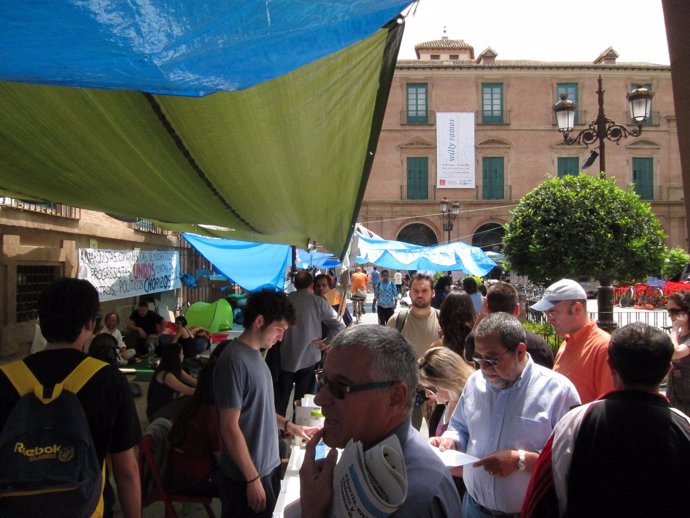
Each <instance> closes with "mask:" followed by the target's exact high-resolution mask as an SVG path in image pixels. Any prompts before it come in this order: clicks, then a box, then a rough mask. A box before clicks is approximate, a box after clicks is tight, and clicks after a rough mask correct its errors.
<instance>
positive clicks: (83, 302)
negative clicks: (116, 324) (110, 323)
mask: <svg viewBox="0 0 690 518" xmlns="http://www.w3.org/2000/svg"><path fill="white" fill-rule="evenodd" d="M98 305H99V304H98V292H97V291H96V289H95V288H94V287H93V286H92V285H91V284H90V283H89V282H87V281H84V280H78V279H66V278H65V279H60V280H58V281H55V282H53V283H52V284H50V285H49V286H48V287H47V288H46V289H45V291H44V292H43V293H42V294H41V296H40V298H39V300H38V316H39V319H40V326H41V333H42V334H43V336H45V338H46V340H47V342H48V345H47V346H46V348H45V350H43V351H40V352H37V353H35V354H32V355H30V356H28V357H26V358H24V359H23V360H19V361H17V362H13V363H10V364H7V365H3V366H2V367H0V516H12V517H13V518H24V517H35V516H41V515H42V514H45V515H47V516H48V515H49V516H51V518H52V517H70V518H82V517H83V518H89V517H92V516H94V517H100V516H102V515H103V512H104V507H103V506H104V504H103V487H104V486H103V484H104V479H103V473H104V472H105V467H104V466H105V460H106V456H108V457H109V459H110V462H111V463H112V470H113V474H114V477H115V482H116V484H117V490H118V494H119V496H120V503H121V506H122V511H123V515H124V516H125V518H140V517H141V488H140V484H139V471H138V466H137V460H136V457H135V455H134V446H135V445H136V444H137V443H138V442H139V440H140V439H141V428H140V424H139V419H138V416H137V413H136V409H135V407H134V402H133V400H132V397H131V395H130V393H129V387H128V386H127V380H126V379H125V378H124V376H122V375H121V374H120V373H119V372H118V371H117V369H116V368H115V367H113V366H111V365H108V364H106V363H104V362H101V361H99V360H96V359H94V358H89V357H87V356H86V355H85V354H84V353H83V352H82V349H83V347H84V345H85V344H86V343H87V341H88V339H89V338H90V336H91V334H92V332H93V328H94V324H95V320H96V312H97V311H98ZM39 398H40V399H39ZM66 488H69V489H68V490H65V489H66Z"/></svg>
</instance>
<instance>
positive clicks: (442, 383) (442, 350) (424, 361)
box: [418, 347, 474, 498]
mask: <svg viewBox="0 0 690 518" xmlns="http://www.w3.org/2000/svg"><path fill="white" fill-rule="evenodd" d="M418 364H419V385H420V387H422V388H424V390H425V392H426V396H427V397H428V398H430V399H432V400H433V401H435V402H436V404H437V408H445V410H444V411H443V414H442V415H441V416H440V419H439V421H438V424H437V425H436V428H435V430H436V433H435V434H433V435H434V436H436V437H440V436H441V434H443V432H445V431H446V428H448V423H449V422H450V416H452V415H453V412H454V411H455V407H456V406H457V404H458V401H459V400H460V394H462V389H463V388H464V387H465V382H466V381H467V378H469V377H470V374H472V373H473V372H474V368H472V367H471V366H470V365H469V364H468V363H467V362H466V361H465V360H463V359H462V358H461V357H460V356H458V355H457V354H456V353H454V352H453V351H451V350H450V349H449V348H448V347H432V348H430V349H427V351H426V352H425V353H424V356H422V357H421V358H420V359H419V360H418ZM432 427H433V424H432V422H431V421H429V435H430V436H431V435H432ZM450 474H451V475H453V481H454V482H455V488H456V489H457V490H458V494H459V495H460V497H461V498H462V497H463V496H464V494H465V491H466V488H465V484H464V483H463V481H462V468H453V469H451V470H450Z"/></svg>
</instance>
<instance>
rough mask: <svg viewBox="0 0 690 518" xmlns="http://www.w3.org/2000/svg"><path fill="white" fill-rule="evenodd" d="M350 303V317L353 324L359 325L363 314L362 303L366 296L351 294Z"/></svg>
mask: <svg viewBox="0 0 690 518" xmlns="http://www.w3.org/2000/svg"><path fill="white" fill-rule="evenodd" d="M350 300H351V301H352V316H353V317H354V319H355V324H359V321H360V319H361V318H362V315H363V314H364V302H365V301H366V300H367V298H366V296H362V295H360V294H358V293H353V294H352V296H351V297H350Z"/></svg>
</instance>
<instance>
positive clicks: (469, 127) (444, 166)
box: [436, 112, 475, 189]
mask: <svg viewBox="0 0 690 518" xmlns="http://www.w3.org/2000/svg"><path fill="white" fill-rule="evenodd" d="M474 187H475V181H474V113H473V112H468V113H464V112H463V113H437V114H436V188H437V189H474Z"/></svg>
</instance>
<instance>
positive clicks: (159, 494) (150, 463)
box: [139, 434, 215, 518]
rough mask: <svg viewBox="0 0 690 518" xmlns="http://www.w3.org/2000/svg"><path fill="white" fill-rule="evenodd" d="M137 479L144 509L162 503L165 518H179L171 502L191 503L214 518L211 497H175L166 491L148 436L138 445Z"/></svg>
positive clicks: (151, 439)
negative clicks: (147, 482)
mask: <svg viewBox="0 0 690 518" xmlns="http://www.w3.org/2000/svg"><path fill="white" fill-rule="evenodd" d="M139 477H140V479H141V487H142V499H141V500H142V506H143V507H146V506H147V505H149V504H152V503H153V502H160V501H162V502H164V504H165V518H179V515H178V514H177V511H176V510H175V507H174V506H173V502H191V503H195V504H202V505H203V506H204V509H206V513H207V514H208V516H209V518H215V514H214V513H213V509H211V497H207V496H189V495H177V494H174V493H171V492H169V491H167V490H166V488H165V484H164V483H163V477H162V476H161V472H160V469H159V467H158V464H157V463H156V460H155V458H154V455H153V437H152V436H151V435H150V434H146V435H144V437H143V438H142V440H141V442H140V443H139ZM147 477H150V479H149V480H151V481H152V484H153V487H152V488H151V490H147V488H146V483H145V481H146V480H147Z"/></svg>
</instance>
